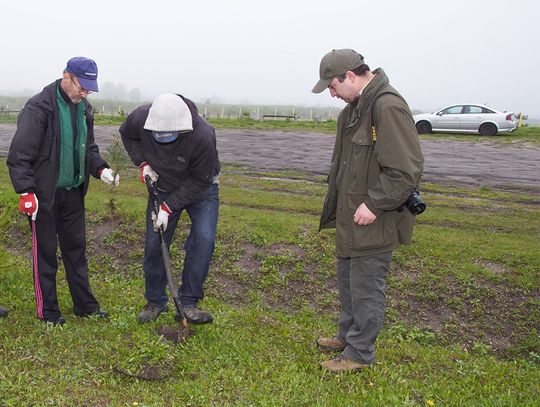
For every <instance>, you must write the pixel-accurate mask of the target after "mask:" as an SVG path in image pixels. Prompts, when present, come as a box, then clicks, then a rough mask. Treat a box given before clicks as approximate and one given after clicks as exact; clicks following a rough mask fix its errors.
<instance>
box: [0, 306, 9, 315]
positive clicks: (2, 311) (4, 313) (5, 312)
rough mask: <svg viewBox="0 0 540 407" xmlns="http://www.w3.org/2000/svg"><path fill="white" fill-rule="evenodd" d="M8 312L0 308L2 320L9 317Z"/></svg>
mask: <svg viewBox="0 0 540 407" xmlns="http://www.w3.org/2000/svg"><path fill="white" fill-rule="evenodd" d="M7 314H8V310H7V309H5V308H4V307H0V318H3V317H7Z"/></svg>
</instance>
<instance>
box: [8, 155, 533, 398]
mask: <svg viewBox="0 0 540 407" xmlns="http://www.w3.org/2000/svg"><path fill="white" fill-rule="evenodd" d="M220 180H221V208H220V220H219V226H218V236H217V246H216V251H215V256H214V261H213V264H212V268H211V271H210V275H209V279H208V281H207V290H206V295H207V297H206V299H205V300H204V302H203V304H202V306H203V307H204V308H207V309H209V310H211V311H212V312H213V314H214V316H215V322H214V323H213V324H211V325H207V326H200V327H195V328H194V330H195V335H194V336H193V337H190V338H189V339H188V340H187V341H186V342H184V343H182V344H173V343H171V342H166V341H163V339H162V338H161V337H160V336H159V335H158V334H157V333H156V330H157V329H158V327H160V326H162V325H172V326H174V325H175V323H174V320H173V313H172V311H171V312H169V313H168V314H167V315H163V316H161V317H160V319H158V321H157V322H155V323H151V324H147V325H140V324H138V323H137V320H136V316H137V313H138V312H139V310H140V308H141V307H142V306H143V305H144V299H143V296H142V293H143V286H144V282H143V278H142V270H141V264H140V263H141V258H142V255H143V240H144V237H143V223H144V215H143V214H144V209H145V205H146V191H145V188H144V186H143V185H142V184H140V183H139V181H138V179H137V177H136V173H135V172H134V171H133V170H131V169H129V170H123V171H122V183H121V185H120V187H119V188H118V189H117V190H116V191H114V192H113V191H111V190H110V189H109V187H106V186H105V185H102V183H100V182H97V181H95V180H94V181H93V182H92V184H91V188H90V192H89V194H88V196H87V224H88V231H87V235H88V255H89V260H90V268H91V282H92V286H93V289H94V292H95V293H96V296H97V297H98V299H99V300H100V302H101V305H102V307H103V308H104V309H106V310H108V311H109V312H110V314H111V318H110V321H108V322H106V321H100V320H93V319H88V320H86V319H79V318H77V317H75V316H74V315H73V313H72V311H71V300H70V297H69V292H68V289H67V284H66V282H65V278H64V275H63V272H62V271H61V272H60V273H59V278H58V280H59V281H58V286H59V297H60V303H61V304H60V305H61V308H62V310H63V311H64V316H65V317H66V319H67V324H66V325H65V326H63V327H52V326H47V325H45V324H43V323H42V322H39V321H38V320H37V319H36V318H35V309H34V299H33V288H32V278H31V262H30V253H31V246H30V244H31V236H30V233H29V230H28V224H27V222H26V220H25V219H23V217H22V216H21V215H18V214H16V213H15V208H16V206H17V203H18V199H17V196H16V194H15V193H14V192H13V191H12V189H11V186H10V182H9V179H8V175H7V171H6V166H5V162H3V161H2V162H0V211H1V212H2V215H1V216H0V225H2V227H1V229H0V304H2V305H5V306H7V307H8V308H9V309H10V315H9V317H8V318H6V319H0V360H1V361H2V363H1V364H0V406H2V407H4V406H45V405H50V406H74V405H76V406H222V405H231V406H232V405H235V406H236V405H242V406H243V405H246V406H247V405H253V406H259V405H264V406H353V405H354V406H360V405H361V406H426V405H427V406H537V405H539V403H540V388H539V386H538V383H539V382H540V369H539V364H540V340H539V321H540V307H539V305H540V290H539V287H540V284H539V282H540V241H539V239H538V235H539V231H540V211H539V208H540V199H539V196H538V195H531V194H530V192H529V193H527V192H526V191H524V192H523V193H522V194H519V195H518V196H516V194H515V193H507V192H504V191H496V190H490V189H486V188H483V189H466V188H449V187H443V186H440V185H435V184H428V185H424V186H423V195H424V198H425V199H426V201H427V203H428V210H427V212H426V213H424V214H422V215H421V216H419V217H418V223H417V228H416V230H415V236H414V244H413V245H411V246H406V247H402V248H400V249H399V250H398V251H396V252H395V255H394V260H393V263H392V266H391V271H390V272H389V277H388V308H387V316H386V321H385V327H384V329H383V331H382V334H381V336H380V338H379V340H378V362H377V364H376V365H375V366H374V367H373V368H370V369H367V370H364V371H361V372H359V373H344V374H337V375H334V374H329V373H325V372H323V371H322V370H321V369H320V367H319V362H320V361H323V360H326V359H328V358H329V357H332V356H333V355H331V354H328V353H320V352H319V351H318V350H317V349H316V347H315V346H314V345H315V340H316V338H317V337H318V336H320V335H330V334H333V333H334V332H335V331H334V330H335V321H336V317H337V312H338V301H337V289H336V281H335V276H334V267H335V260H334V256H333V251H334V233H333V232H332V231H325V232H322V233H318V232H317V226H318V215H319V213H320V209H321V204H322V200H323V197H324V193H325V190H326V186H325V184H324V183H323V178H322V177H315V176H312V175H310V174H305V173H294V172H290V171H289V172H272V173H266V172H264V173H263V172H255V171H252V170H249V169H247V168H244V167H241V166H226V167H225V168H224V171H223V176H222V177H221V178H220ZM10 208H11V209H10ZM183 216H185V215H183ZM183 219H184V221H183V222H182V221H181V225H180V226H179V230H178V231H177V234H176V237H175V241H174V242H173V249H172V258H173V265H174V267H175V269H176V270H177V271H176V274H177V275H178V270H181V268H182V262H183V257H182V256H183V254H182V249H181V247H182V246H181V245H182V242H183V241H184V239H185V237H186V235H187V233H188V230H189V224H188V222H187V221H186V219H187V218H183Z"/></svg>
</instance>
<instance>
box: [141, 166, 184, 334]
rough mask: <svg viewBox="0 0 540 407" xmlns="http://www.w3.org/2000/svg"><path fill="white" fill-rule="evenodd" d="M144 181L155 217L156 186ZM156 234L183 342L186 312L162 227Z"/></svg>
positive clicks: (156, 206) (157, 208)
mask: <svg viewBox="0 0 540 407" xmlns="http://www.w3.org/2000/svg"><path fill="white" fill-rule="evenodd" d="M144 180H145V182H146V187H147V188H148V193H149V194H150V198H151V199H152V204H153V205H154V213H155V214H156V216H157V215H158V213H159V202H158V189H157V184H156V183H154V182H152V179H151V178H150V177H149V176H148V175H147V176H146V177H144ZM158 232H159V240H160V242H161V255H162V257H163V265H164V266H165V274H166V275H167V285H168V286H169V290H170V292H171V295H172V297H173V300H174V305H175V307H176V311H177V312H178V315H179V316H180V324H181V328H180V332H179V336H180V340H183V339H184V338H186V337H187V336H188V335H189V334H190V331H189V325H188V321H187V316H186V312H185V311H184V309H183V308H182V304H181V303H180V298H178V287H177V286H176V283H175V282H174V279H173V274H172V269H171V258H170V256H169V250H168V249H167V243H166V242H165V234H164V230H163V226H160V227H159V230H158Z"/></svg>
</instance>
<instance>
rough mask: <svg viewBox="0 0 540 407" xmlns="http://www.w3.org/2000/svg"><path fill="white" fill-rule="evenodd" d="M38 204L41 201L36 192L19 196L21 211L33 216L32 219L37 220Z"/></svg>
mask: <svg viewBox="0 0 540 407" xmlns="http://www.w3.org/2000/svg"><path fill="white" fill-rule="evenodd" d="M38 206H39V203H38V199H37V196H36V194H34V193H33V192H25V193H24V194H21V196H20V198H19V212H22V213H25V214H26V215H28V216H31V217H32V220H36V216H37V211H38Z"/></svg>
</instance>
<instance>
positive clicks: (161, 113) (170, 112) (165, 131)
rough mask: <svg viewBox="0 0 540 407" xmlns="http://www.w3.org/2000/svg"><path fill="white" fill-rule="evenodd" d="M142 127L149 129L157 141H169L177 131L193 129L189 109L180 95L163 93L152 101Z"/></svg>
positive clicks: (174, 137) (183, 131)
mask: <svg viewBox="0 0 540 407" xmlns="http://www.w3.org/2000/svg"><path fill="white" fill-rule="evenodd" d="M144 129H145V130H151V131H152V136H153V137H154V140H156V141H157V142H159V143H170V142H171V141H174V140H176V139H177V138H178V134H179V133H185V132H189V131H193V121H192V118H191V111H190V110H189V107H188V105H187V104H186V102H184V100H183V99H182V98H181V97H180V96H178V95H175V94H174V93H164V94H163V95H159V96H158V97H156V98H155V99H154V101H153V102H152V106H150V110H149V111H148V117H147V118H146V122H145V123H144Z"/></svg>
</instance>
